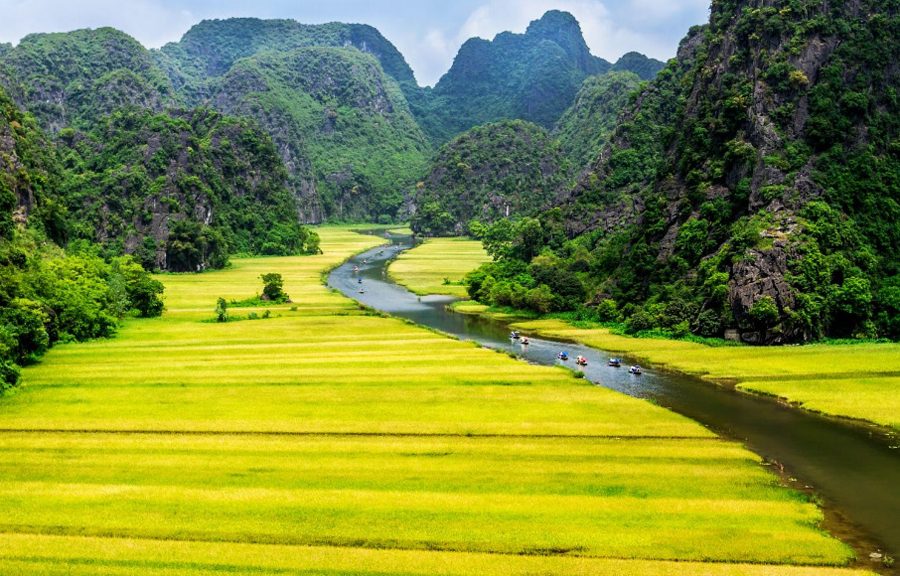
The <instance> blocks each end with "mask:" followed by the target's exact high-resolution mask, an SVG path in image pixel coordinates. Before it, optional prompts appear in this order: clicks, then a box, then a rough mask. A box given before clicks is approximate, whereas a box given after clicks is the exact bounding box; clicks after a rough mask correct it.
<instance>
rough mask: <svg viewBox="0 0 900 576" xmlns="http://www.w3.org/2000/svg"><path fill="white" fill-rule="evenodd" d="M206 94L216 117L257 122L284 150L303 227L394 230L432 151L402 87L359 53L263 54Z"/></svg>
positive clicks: (308, 51)
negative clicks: (370, 224) (329, 223)
mask: <svg viewBox="0 0 900 576" xmlns="http://www.w3.org/2000/svg"><path fill="white" fill-rule="evenodd" d="M211 89H212V92H213V96H212V103H213V104H214V105H215V106H216V107H217V108H219V109H221V110H224V111H226V112H228V113H232V114H238V115H242V116H249V117H252V118H255V119H256V120H257V121H258V122H259V124H260V125H261V126H263V127H264V129H265V130H266V131H267V132H268V133H269V134H271V135H272V137H273V139H274V140H275V142H276V143H277V144H278V146H279V149H281V150H286V151H287V153H288V154H289V156H290V157H289V164H291V165H292V166H295V167H294V168H292V173H291V187H292V188H293V189H294V191H295V194H297V195H298V196H300V197H301V198H302V199H303V204H304V205H302V206H301V209H302V212H303V216H304V217H305V218H307V219H308V220H321V219H322V218H330V219H333V220H343V221H347V220H369V221H376V220H377V221H382V222H392V221H396V220H397V219H398V210H399V209H400V206H401V204H402V202H403V193H404V189H406V188H409V187H411V186H412V185H413V184H414V183H415V182H416V180H417V179H418V178H419V177H420V175H421V174H422V173H423V172H424V170H425V166H426V160H427V158H428V156H429V155H430V145H429V144H428V142H427V141H426V139H425V136H424V134H423V133H422V131H421V130H420V129H419V127H418V125H417V124H416V121H415V119H414V118H413V116H412V114H411V113H410V111H409V107H408V105H407V104H406V100H405V98H404V96H403V93H402V91H401V89H400V85H399V84H397V82H396V81H395V80H394V79H392V78H391V77H390V76H388V75H386V74H385V73H384V72H383V70H382V68H381V66H380V65H379V63H378V61H377V60H376V59H375V58H374V57H373V56H371V55H369V54H364V53H362V52H360V51H359V50H355V49H352V48H328V47H310V48H301V49H297V50H294V51H291V52H284V53H272V52H266V53H263V54H260V55H258V56H253V57H250V58H246V59H244V60H241V61H239V62H237V63H236V64H235V65H234V66H233V67H232V68H231V69H230V70H229V71H228V73H227V74H225V75H224V76H223V77H222V78H221V79H219V80H218V81H217V82H216V83H215V84H214V85H213V86H212V88H211ZM310 190H312V191H314V193H310Z"/></svg>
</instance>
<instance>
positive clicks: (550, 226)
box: [473, 0, 900, 342]
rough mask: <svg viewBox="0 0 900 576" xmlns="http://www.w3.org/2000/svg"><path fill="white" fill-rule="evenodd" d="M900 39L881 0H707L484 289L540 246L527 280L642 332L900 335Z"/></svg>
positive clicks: (898, 23)
mask: <svg viewBox="0 0 900 576" xmlns="http://www.w3.org/2000/svg"><path fill="white" fill-rule="evenodd" d="M898 33H900V16H898V7H897V5H896V3H894V2H890V1H887V0H864V1H859V2H852V3H827V4H823V3H821V2H813V1H804V0H782V1H772V0H765V1H763V0H754V1H746V0H745V1H737V0H728V1H725V0H720V1H716V2H713V7H712V15H711V22H710V24H709V25H708V26H705V27H702V28H697V29H694V30H692V31H691V33H690V34H689V36H688V37H687V38H686V39H685V40H684V42H683V43H682V46H681V49H680V51H679V55H678V58H677V60H675V61H673V62H671V63H670V64H669V66H668V67H667V68H666V69H665V70H663V71H662V72H661V73H660V74H659V76H658V77H657V78H656V79H655V80H654V81H653V82H652V83H650V84H649V85H648V86H647V87H646V88H645V89H644V90H643V91H642V92H641V94H639V95H638V96H637V98H636V100H635V101H634V103H633V104H631V105H630V106H629V108H628V109H627V110H626V111H625V112H624V113H623V114H622V116H621V117H620V121H619V123H618V126H617V128H616V129H615V131H614V133H613V135H612V137H611V142H610V144H609V145H608V146H607V147H606V148H605V149H604V150H603V152H602V153H601V154H600V155H599V156H598V157H597V158H596V160H595V161H594V162H593V165H592V167H591V169H590V170H589V171H588V172H587V173H586V174H584V176H583V178H582V179H581V181H580V183H579V184H578V186H576V187H574V188H573V189H572V190H571V192H570V193H568V194H566V195H563V196H562V197H561V198H560V199H559V205H560V207H561V208H562V209H563V215H564V218H563V219H562V220H560V219H559V217H558V215H556V214H554V213H552V212H551V213H549V214H548V215H544V216H543V217H542V219H541V221H540V222H537V221H533V222H532V221H527V222H521V223H519V224H518V225H516V226H513V227H508V229H507V230H503V231H497V232H498V233H500V236H501V238H500V240H501V241H499V243H498V239H497V238H496V237H494V238H493V240H494V246H495V248H496V249H495V255H497V256H498V257H499V258H500V260H506V261H507V262H508V263H507V265H506V266H505V269H504V270H500V269H498V268H497V266H496V265H495V266H494V267H493V268H489V269H486V270H485V271H483V272H482V275H481V277H480V280H479V282H480V281H481V280H483V279H484V278H486V277H487V276H491V275H494V276H501V277H502V276H505V275H507V274H508V273H511V272H510V271H515V270H519V271H527V270H528V269H529V268H528V265H529V262H531V258H532V257H534V255H536V254H540V253H541V252H542V251H544V255H542V256H540V257H539V258H540V266H539V268H540V271H539V270H537V269H534V266H536V263H535V262H531V267H532V269H533V272H535V273H537V272H540V274H544V272H543V270H544V269H545V268H547V267H548V266H549V267H550V268H551V269H554V270H557V271H558V272H559V273H557V274H555V275H546V274H544V277H545V278H551V277H552V278H554V280H556V281H558V280H559V278H560V277H561V276H562V275H563V274H565V275H566V276H567V277H569V278H570V279H571V278H576V279H577V282H578V284H579V285H581V286H582V288H583V289H584V290H585V296H586V301H587V302H588V303H589V304H590V306H589V307H588V308H586V309H585V313H586V314H589V315H591V314H593V315H595V316H598V317H603V318H604V319H610V320H625V321H626V325H627V327H628V328H629V329H630V330H632V331H640V330H645V329H651V328H663V329H666V330H669V331H671V332H673V333H676V334H685V333H689V332H694V333H696V334H701V335H705V336H721V335H723V334H724V332H725V331H726V329H736V330H737V331H738V333H739V334H740V335H741V337H742V338H743V339H744V340H746V341H750V342H787V341H797V340H805V339H810V338H818V337H822V336H861V335H865V336H890V337H894V338H896V337H898V335H900V333H898V328H900V327H898V325H897V318H898V314H900V277H898V262H900V260H898V257H897V253H898V249H900V232H898V230H900V228H898V227H897V226H896V222H897V221H898V217H900V197H898V196H900V168H898V167H900V164H898V156H900V154H898V150H900V149H898V137H900V116H898V112H900V111H898V99H897V86H898V74H900V69H898V68H897V66H896V62H897V61H898V58H900V53H898V51H900V46H898V44H897V42H896V38H897V37H898ZM536 229H537V230H539V231H540V232H539V233H536ZM501 232H502V233H501ZM526 232H527V234H526ZM536 236H537V237H538V238H539V240H537V241H536V240H535V237H536ZM573 237H574V240H571V239H572V238H573ZM548 249H549V251H547V250H548ZM516 261H517V262H519V263H520V264H518V265H515V266H514V265H512V263H513V262H516ZM494 276H492V283H493V284H494V285H495V286H496V281H498V280H499V278H498V277H494ZM523 278H527V276H518V277H517V282H519V283H521V282H523ZM510 281H511V280H510ZM524 282H525V284H528V283H529V282H538V283H539V282H540V279H539V278H537V277H536V276H535V274H534V273H532V274H531V280H524ZM476 284H478V282H476ZM508 284H509V281H507V288H508V287H509V286H508ZM480 288H482V286H480V285H476V286H473V292H474V293H475V294H476V295H478V297H479V298H482V299H485V300H488V301H490V300H491V299H492V296H491V294H490V291H483V290H481V291H480ZM522 288H523V289H528V288H530V286H522ZM516 289H518V288H515V287H514V290H513V291H515V290H516ZM501 292H502V290H501ZM577 300H578V299H571V298H569V299H567V298H566V297H564V296H562V295H561V296H560V297H559V298H558V299H557V300H556V301H555V306H556V307H557V308H560V307H563V308H564V307H577Z"/></svg>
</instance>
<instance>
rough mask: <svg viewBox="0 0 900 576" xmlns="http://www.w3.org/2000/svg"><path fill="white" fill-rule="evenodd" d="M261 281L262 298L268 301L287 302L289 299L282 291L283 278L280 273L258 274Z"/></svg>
mask: <svg viewBox="0 0 900 576" xmlns="http://www.w3.org/2000/svg"><path fill="white" fill-rule="evenodd" d="M260 278H261V279H262V281H263V300H269V301H270V302H278V303H283V302H288V301H290V299H289V297H288V295H287V294H285V293H284V290H283V286H284V278H282V277H281V274H278V273H275V272H270V273H268V274H263V275H261V276H260Z"/></svg>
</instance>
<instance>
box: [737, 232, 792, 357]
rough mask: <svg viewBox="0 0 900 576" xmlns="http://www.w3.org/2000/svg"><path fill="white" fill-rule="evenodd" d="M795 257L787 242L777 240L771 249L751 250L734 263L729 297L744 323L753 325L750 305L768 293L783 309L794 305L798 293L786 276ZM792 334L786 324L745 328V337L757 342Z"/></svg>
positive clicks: (778, 339) (781, 310)
mask: <svg viewBox="0 0 900 576" xmlns="http://www.w3.org/2000/svg"><path fill="white" fill-rule="evenodd" d="M791 257H792V254H791V252H790V248H788V247H787V246H786V245H785V243H784V242H776V244H775V246H773V247H772V249H771V250H765V251H760V250H751V251H750V252H749V254H748V256H747V258H746V259H744V260H742V261H741V262H738V263H737V264H735V265H734V266H733V267H732V270H731V280H730V281H729V282H728V301H729V303H730V305H731V309H732V312H733V313H734V317H735V319H736V320H737V321H738V323H739V324H740V325H742V326H750V325H751V323H750V318H749V311H750V308H751V307H752V306H753V305H754V304H755V303H756V302H757V301H759V300H760V299H762V298H764V297H766V296H768V297H770V298H772V300H774V301H775V304H776V305H777V306H778V310H779V311H780V312H782V313H784V312H785V311H786V310H790V309H792V308H793V307H794V304H795V299H794V293H793V290H791V287H790V285H789V284H788V283H787V281H786V280H785V275H786V274H787V273H788V260H789V259H790V258H791ZM792 336H794V335H793V334H785V333H784V329H783V327H782V326H777V327H775V329H773V330H769V331H768V332H767V333H764V334H761V333H759V332H757V331H754V330H742V331H741V339H742V340H744V341H745V342H750V343H754V344H764V343H765V344H775V343H780V342H783V341H785V340H786V339H789V338H790V337H792Z"/></svg>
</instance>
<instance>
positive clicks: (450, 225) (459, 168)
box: [412, 120, 566, 235]
mask: <svg viewBox="0 0 900 576" xmlns="http://www.w3.org/2000/svg"><path fill="white" fill-rule="evenodd" d="M565 173H566V165H565V160H564V159H563V156H562V154H561V153H560V149H559V146H558V145H557V144H556V142H554V141H553V139H552V138H551V136H550V134H549V133H548V132H547V131H546V130H544V129H543V128H541V127H540V126H537V125H535V124H532V123H530V122H525V121H522V120H510V121H504V122H496V123H492V124H485V125H484V126H478V127H476V128H473V129H471V130H469V131H467V132H465V133H463V134H460V135H459V136H457V137H456V138H454V139H453V140H452V141H451V142H449V143H448V144H446V145H444V146H443V147H442V148H441V149H440V151H439V152H438V154H437V158H436V159H435V161H434V163H433V165H432V167H431V171H430V173H429V174H428V176H427V177H426V178H425V180H424V181H423V182H421V183H420V184H419V186H418V189H417V190H416V194H415V204H416V207H417V208H416V212H415V213H414V214H413V217H412V227H413V230H415V231H417V232H420V233H423V234H427V235H454V234H455V235H459V234H465V233H468V232H470V225H471V224H472V221H477V222H478V225H481V224H490V223H493V222H494V221H496V220H498V219H501V218H506V217H519V216H528V215H533V214H535V213H536V212H537V211H538V210H540V209H541V208H542V207H544V206H546V205H547V204H548V203H549V202H550V201H551V200H552V199H553V198H554V197H555V196H556V194H557V193H558V192H559V191H560V189H561V187H562V184H563V183H564V182H565Z"/></svg>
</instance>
